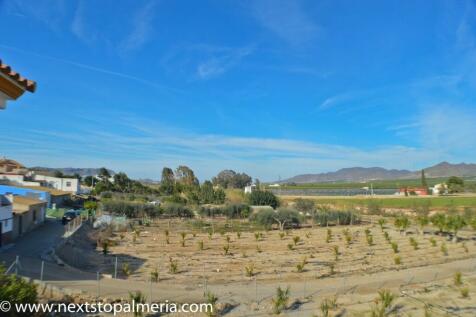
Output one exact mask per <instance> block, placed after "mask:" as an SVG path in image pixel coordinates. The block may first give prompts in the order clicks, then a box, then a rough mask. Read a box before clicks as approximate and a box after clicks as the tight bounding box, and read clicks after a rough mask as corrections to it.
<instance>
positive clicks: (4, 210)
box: [0, 195, 13, 248]
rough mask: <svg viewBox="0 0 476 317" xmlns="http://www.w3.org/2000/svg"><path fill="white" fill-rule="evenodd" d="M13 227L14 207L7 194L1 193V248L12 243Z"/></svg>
mask: <svg viewBox="0 0 476 317" xmlns="http://www.w3.org/2000/svg"><path fill="white" fill-rule="evenodd" d="M12 229H13V207H12V203H11V202H10V201H9V200H8V199H7V197H6V196H4V195H0V248H1V247H2V246H4V245H6V244H8V243H10V241H11V239H12V237H11V235H12Z"/></svg>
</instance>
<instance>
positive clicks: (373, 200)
mask: <svg viewBox="0 0 476 317" xmlns="http://www.w3.org/2000/svg"><path fill="white" fill-rule="evenodd" d="M279 198H280V199H281V200H282V201H283V202H284V203H290V202H293V201H294V200H295V199H296V198H305V199H311V200H313V201H315V203H316V204H328V205H333V206H335V207H338V208H353V207H361V208H367V207H368V206H369V205H378V206H379V207H381V208H398V209H412V208H419V207H428V208H429V209H440V210H441V209H451V208H456V209H463V208H465V207H476V195H453V196H415V197H410V196H409V197H404V196H397V197H396V196H383V197H382V196H374V197H365V196H349V197H342V196H341V197H326V196H279Z"/></svg>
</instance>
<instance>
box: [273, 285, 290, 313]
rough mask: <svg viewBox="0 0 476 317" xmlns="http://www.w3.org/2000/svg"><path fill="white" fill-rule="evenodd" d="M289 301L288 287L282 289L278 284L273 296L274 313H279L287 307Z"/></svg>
mask: <svg viewBox="0 0 476 317" xmlns="http://www.w3.org/2000/svg"><path fill="white" fill-rule="evenodd" d="M288 301H289V287H287V288H286V289H282V288H281V286H279V287H278V288H277V290H276V296H275V297H274V298H273V300H272V303H273V310H274V313H275V314H280V313H281V312H282V311H283V310H285V309H286V308H287V305H288Z"/></svg>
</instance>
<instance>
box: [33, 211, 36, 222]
mask: <svg viewBox="0 0 476 317" xmlns="http://www.w3.org/2000/svg"><path fill="white" fill-rule="evenodd" d="M33 221H36V210H33Z"/></svg>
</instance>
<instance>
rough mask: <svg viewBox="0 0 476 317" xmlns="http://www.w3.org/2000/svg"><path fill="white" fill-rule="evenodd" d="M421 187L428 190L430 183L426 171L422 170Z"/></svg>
mask: <svg viewBox="0 0 476 317" xmlns="http://www.w3.org/2000/svg"><path fill="white" fill-rule="evenodd" d="M421 186H422V187H424V188H428V183H427V182H426V176H425V170H421Z"/></svg>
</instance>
